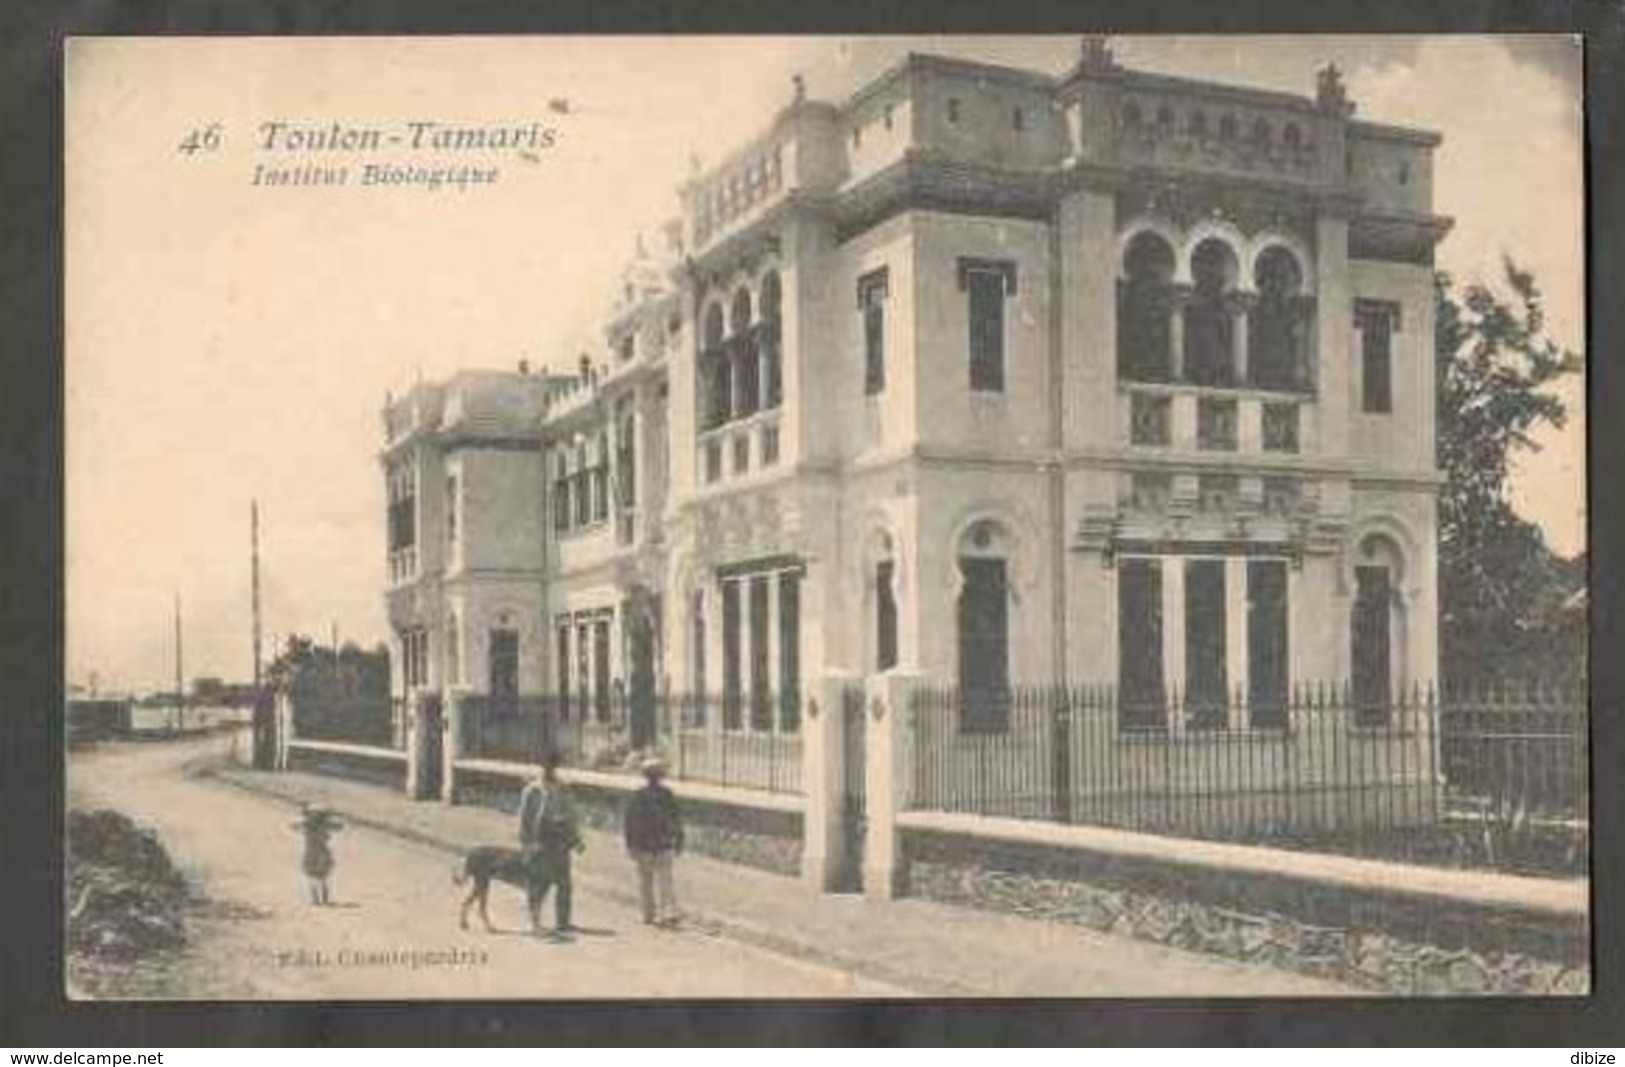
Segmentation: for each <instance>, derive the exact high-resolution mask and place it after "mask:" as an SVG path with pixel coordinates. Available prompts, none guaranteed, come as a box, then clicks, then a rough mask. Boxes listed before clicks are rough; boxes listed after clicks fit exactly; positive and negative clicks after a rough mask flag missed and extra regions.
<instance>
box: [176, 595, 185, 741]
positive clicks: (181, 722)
mask: <svg viewBox="0 0 1625 1067" xmlns="http://www.w3.org/2000/svg"><path fill="white" fill-rule="evenodd" d="M184 677H185V675H184V673H183V671H182V669H181V594H180V591H179V590H176V592H175V729H176V731H177V732H179V731H181V730H184V729H185V728H186V687H185V684H184V683H183V682H182V680H181V679H182V678H184Z"/></svg>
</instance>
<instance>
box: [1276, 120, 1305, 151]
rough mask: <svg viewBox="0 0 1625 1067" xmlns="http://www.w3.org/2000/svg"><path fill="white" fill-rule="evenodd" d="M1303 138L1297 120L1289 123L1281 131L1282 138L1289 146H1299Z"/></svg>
mask: <svg viewBox="0 0 1625 1067" xmlns="http://www.w3.org/2000/svg"><path fill="white" fill-rule="evenodd" d="M1302 139H1303V134H1302V132H1301V131H1299V129H1298V124H1297V123H1295V122H1289V123H1287V124H1286V128H1285V129H1283V130H1282V131H1281V140H1283V141H1285V142H1286V144H1287V147H1288V148H1297V147H1298V144H1299V142H1301V141H1302Z"/></svg>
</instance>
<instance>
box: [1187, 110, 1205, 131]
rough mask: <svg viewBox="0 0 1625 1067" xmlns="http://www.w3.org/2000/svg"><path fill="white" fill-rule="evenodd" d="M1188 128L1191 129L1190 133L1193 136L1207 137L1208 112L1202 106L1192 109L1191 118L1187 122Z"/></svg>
mask: <svg viewBox="0 0 1625 1067" xmlns="http://www.w3.org/2000/svg"><path fill="white" fill-rule="evenodd" d="M1186 129H1188V130H1189V131H1190V135H1191V136H1192V137H1206V136H1207V112H1206V111H1203V110H1202V109H1201V108H1197V109H1196V110H1195V111H1192V112H1191V117H1190V120H1189V121H1188V122H1187V123H1186Z"/></svg>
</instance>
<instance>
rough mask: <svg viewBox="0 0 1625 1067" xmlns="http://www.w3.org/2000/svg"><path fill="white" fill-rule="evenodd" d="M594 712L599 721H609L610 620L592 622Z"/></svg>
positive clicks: (602, 619)
mask: <svg viewBox="0 0 1625 1067" xmlns="http://www.w3.org/2000/svg"><path fill="white" fill-rule="evenodd" d="M592 695H593V713H594V716H595V717H596V718H597V720H598V721H599V722H608V721H609V707H610V705H609V620H608V619H604V618H600V619H598V620H597V621H595V622H594V623H593V624H592Z"/></svg>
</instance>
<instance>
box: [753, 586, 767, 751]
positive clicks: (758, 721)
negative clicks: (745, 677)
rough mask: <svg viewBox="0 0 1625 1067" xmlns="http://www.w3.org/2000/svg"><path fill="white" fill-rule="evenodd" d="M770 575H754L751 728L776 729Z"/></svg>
mask: <svg viewBox="0 0 1625 1067" xmlns="http://www.w3.org/2000/svg"><path fill="white" fill-rule="evenodd" d="M768 580H769V579H768V576H767V575H765V574H758V575H756V576H755V577H753V578H751V579H750V728H751V729H752V730H771V729H773V698H772V694H771V692H770V690H771V685H770V679H769V677H768V655H767V650H768V627H769V626H770V625H771V623H770V622H769V621H768V611H767V601H768V595H767V583H768Z"/></svg>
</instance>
